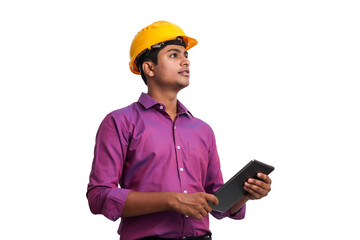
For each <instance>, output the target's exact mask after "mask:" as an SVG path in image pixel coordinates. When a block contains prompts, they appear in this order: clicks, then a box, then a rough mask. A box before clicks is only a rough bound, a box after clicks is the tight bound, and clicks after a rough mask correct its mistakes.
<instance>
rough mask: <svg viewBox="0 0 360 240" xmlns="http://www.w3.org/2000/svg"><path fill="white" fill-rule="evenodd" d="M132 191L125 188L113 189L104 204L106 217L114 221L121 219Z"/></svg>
mask: <svg viewBox="0 0 360 240" xmlns="http://www.w3.org/2000/svg"><path fill="white" fill-rule="evenodd" d="M130 191H131V190H129V189H124V188H112V189H111V190H110V192H109V193H108V196H107V201H105V204H104V210H103V214H104V216H105V217H107V218H108V219H110V220H112V221H116V220H117V219H119V218H120V216H121V214H122V213H123V211H124V207H125V202H126V199H127V196H128V195H129V192H130Z"/></svg>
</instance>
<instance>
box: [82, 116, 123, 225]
mask: <svg viewBox="0 0 360 240" xmlns="http://www.w3.org/2000/svg"><path fill="white" fill-rule="evenodd" d="M123 129H124V131H126V129H127V128H126V127H123V126H122V124H121V122H117V121H116V120H115V118H114V116H113V115H112V114H111V113H110V114H109V115H107V116H106V117H105V119H104V120H103V122H102V123H101V125H100V127H99V130H98V132H97V135H96V144H95V150H94V159H93V164H92V169H91V173H90V181H89V184H88V188H87V193H86V196H87V199H88V202H89V207H90V210H91V212H92V213H93V214H103V215H104V216H105V217H107V218H108V219H110V220H113V221H115V220H117V219H118V218H119V217H120V216H121V214H122V212H123V209H124V206H125V201H126V198H127V196H128V194H129V192H130V190H128V189H123V188H119V181H120V178H121V174H122V170H123V165H124V159H125V158H126V149H127V145H128V141H127V134H126V132H125V133H124V132H123Z"/></svg>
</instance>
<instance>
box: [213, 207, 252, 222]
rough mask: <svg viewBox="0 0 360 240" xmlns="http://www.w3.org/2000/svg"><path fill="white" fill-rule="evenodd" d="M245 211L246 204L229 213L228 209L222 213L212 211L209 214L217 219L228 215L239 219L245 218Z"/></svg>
mask: <svg viewBox="0 0 360 240" xmlns="http://www.w3.org/2000/svg"><path fill="white" fill-rule="evenodd" d="M245 212H246V204H245V205H244V206H243V207H242V208H241V209H240V210H239V211H238V212H236V213H234V214H230V210H228V211H226V212H223V213H221V212H216V211H212V212H211V215H213V216H214V217H215V218H217V219H222V218H225V217H228V218H231V219H237V220H241V219H244V218H245Z"/></svg>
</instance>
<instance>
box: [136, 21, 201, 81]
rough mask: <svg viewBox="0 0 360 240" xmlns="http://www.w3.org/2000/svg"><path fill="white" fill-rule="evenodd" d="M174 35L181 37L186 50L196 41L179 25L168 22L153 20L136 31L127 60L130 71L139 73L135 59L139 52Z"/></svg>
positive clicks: (170, 38) (172, 37) (174, 36)
mask: <svg viewBox="0 0 360 240" xmlns="http://www.w3.org/2000/svg"><path fill="white" fill-rule="evenodd" d="M176 37H182V38H183V40H184V42H185V45H186V50H189V49H190V48H192V47H193V46H195V45H196V44H197V43H198V41H197V40H196V39H194V38H191V37H188V36H186V35H185V33H184V31H183V30H181V28H180V27H178V26H177V25H175V24H173V23H170V22H166V21H159V22H154V23H153V24H151V25H149V26H147V27H145V28H143V29H142V30H141V31H140V32H138V34H136V36H135V37H134V39H133V41H132V43H131V47H130V62H129V66H130V70H131V72H133V73H135V74H140V72H139V70H138V68H137V66H136V60H137V57H138V56H139V54H140V53H142V52H143V51H144V50H145V49H149V50H151V46H153V45H155V44H158V43H162V42H166V41H168V40H172V39H176Z"/></svg>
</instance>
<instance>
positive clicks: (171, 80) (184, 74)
mask: <svg viewBox="0 0 360 240" xmlns="http://www.w3.org/2000/svg"><path fill="white" fill-rule="evenodd" d="M189 66H190V61H189V60H188V52H187V51H186V50H185V48H184V47H183V46H179V45H168V46H166V47H164V48H163V49H161V51H160V52H159V53H158V64H157V65H156V66H154V68H153V70H154V81H155V83H156V84H157V85H159V86H161V87H165V88H169V89H172V90H177V91H179V90H181V89H183V88H185V87H187V86H188V85H189V78H190V70H189Z"/></svg>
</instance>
